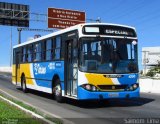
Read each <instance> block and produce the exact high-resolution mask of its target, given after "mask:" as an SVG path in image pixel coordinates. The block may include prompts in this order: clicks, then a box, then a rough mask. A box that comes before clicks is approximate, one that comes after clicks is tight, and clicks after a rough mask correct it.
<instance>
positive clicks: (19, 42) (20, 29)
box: [17, 28, 22, 44]
mask: <svg viewBox="0 0 160 124" xmlns="http://www.w3.org/2000/svg"><path fill="white" fill-rule="evenodd" d="M17 30H18V44H21V31H22V28H17Z"/></svg>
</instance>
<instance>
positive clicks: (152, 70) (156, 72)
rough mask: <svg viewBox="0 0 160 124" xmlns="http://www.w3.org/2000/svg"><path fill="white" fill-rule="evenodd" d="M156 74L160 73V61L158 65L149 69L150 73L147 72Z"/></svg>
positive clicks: (148, 74) (149, 74) (152, 75)
mask: <svg viewBox="0 0 160 124" xmlns="http://www.w3.org/2000/svg"><path fill="white" fill-rule="evenodd" d="M156 74H160V62H159V64H158V66H156V67H153V68H152V69H150V70H149V71H148V73H147V74H146V76H150V77H154V76H155V75H156Z"/></svg>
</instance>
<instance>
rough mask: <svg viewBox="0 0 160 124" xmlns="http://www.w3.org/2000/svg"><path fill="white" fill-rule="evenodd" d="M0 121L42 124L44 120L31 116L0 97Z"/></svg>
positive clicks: (19, 123)
mask: <svg viewBox="0 0 160 124" xmlns="http://www.w3.org/2000/svg"><path fill="white" fill-rule="evenodd" d="M0 122H2V123H9V122H10V123H11V122H12V123H18V124H21V123H23V124H28V123H29V124H42V123H44V122H42V121H40V120H38V119H36V118H33V117H32V116H30V115H29V114H27V113H25V112H23V111H22V110H20V109H18V108H16V107H15V106H12V105H10V104H9V103H7V102H6V101H3V100H1V99H0Z"/></svg>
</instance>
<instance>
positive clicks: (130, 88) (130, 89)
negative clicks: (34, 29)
mask: <svg viewBox="0 0 160 124" xmlns="http://www.w3.org/2000/svg"><path fill="white" fill-rule="evenodd" d="M138 87H139V85H138V84H137V83H136V84H133V85H131V86H130V87H128V89H127V91H132V90H136V89H137V88H138Z"/></svg>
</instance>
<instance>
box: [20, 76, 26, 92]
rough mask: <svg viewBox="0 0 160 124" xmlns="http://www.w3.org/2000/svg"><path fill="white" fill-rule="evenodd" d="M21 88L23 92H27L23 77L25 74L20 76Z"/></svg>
mask: <svg viewBox="0 0 160 124" xmlns="http://www.w3.org/2000/svg"><path fill="white" fill-rule="evenodd" d="M21 88H22V91H23V92H24V93H27V87H26V78H25V76H23V77H22V82H21Z"/></svg>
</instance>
